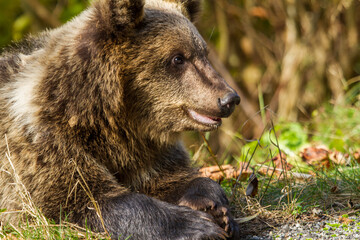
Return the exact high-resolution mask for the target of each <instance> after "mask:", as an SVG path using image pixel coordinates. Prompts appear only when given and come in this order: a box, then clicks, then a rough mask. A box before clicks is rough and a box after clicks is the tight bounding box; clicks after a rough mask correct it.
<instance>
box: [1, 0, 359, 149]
mask: <svg viewBox="0 0 360 240" xmlns="http://www.w3.org/2000/svg"><path fill="white" fill-rule="evenodd" d="M88 5H89V2H88V1H87V0H11V1H8V0H0V48H3V47H4V46H6V45H8V44H9V43H10V42H11V41H18V40H20V39H22V38H23V37H24V36H26V35H27V34H35V33H36V32H38V31H40V30H43V29H46V28H54V27H57V26H60V25H61V24H62V23H64V22H66V21H68V20H70V19H71V18H72V17H73V16H75V15H77V14H79V13H80V12H81V11H82V10H83V9H84V8H86V7H87V6H88ZM203 10H204V11H203V14H202V17H201V18H200V19H199V20H198V22H197V26H198V28H199V31H200V32H201V34H202V35H203V37H204V38H205V40H207V41H208V43H209V46H210V49H211V53H210V60H211V62H212V63H213V65H214V67H215V68H216V69H217V70H218V71H219V72H220V74H221V75H222V76H223V77H224V78H225V79H226V80H227V81H228V83H229V84H230V85H231V86H232V87H234V88H235V89H236V90H237V91H238V93H239V95H240V96H241V99H242V102H241V105H240V107H238V109H237V110H236V112H235V113H234V114H233V116H232V117H231V118H230V119H226V120H225V121H224V123H223V126H222V127H221V128H220V130H219V131H217V132H215V133H213V134H211V136H209V134H206V136H204V137H206V139H208V141H209V143H210V145H211V146H212V148H213V152H216V153H218V154H220V155H221V154H223V153H227V152H232V153H235V154H236V152H241V150H240V149H241V146H242V145H244V144H246V143H247V142H248V141H247V139H256V138H260V136H261V135H262V134H263V132H264V129H266V127H267V126H269V125H268V123H269V122H271V121H276V122H285V125H283V126H285V127H283V128H282V130H281V131H282V132H283V133H284V134H288V135H286V136H288V138H286V139H285V140H287V141H289V142H290V143H291V144H293V145H294V144H295V145H296V144H299V143H298V141H300V142H301V143H300V145H301V144H302V142H305V141H308V140H307V138H308V137H311V138H313V139H314V140H319V138H321V137H322V136H323V138H324V139H323V141H328V142H329V145H331V144H332V145H333V146H335V147H336V148H342V147H344V146H348V145H351V142H354V141H355V142H356V141H360V139H359V137H357V135H356V134H358V130H356V132H355V133H356V134H354V132H352V133H351V134H350V136H349V134H344V133H343V132H342V131H341V129H342V126H343V122H344V121H345V122H346V124H347V125H346V124H345V125H346V126H347V127H348V128H349V131H351V130H354V128H355V129H356V127H357V126H358V125H359V124H358V123H359V122H360V120H359V119H358V117H357V119H355V118H354V116H358V110H359V107H360V104H359V102H360V98H359V96H360V14H359V13H360V1H359V0H318V1H314V0H204V7H203ZM329 109H330V110H329ZM344 109H346V110H344ZM338 114H340V115H338ZM341 114H343V115H341ZM350 115H351V116H350ZM349 116H350V117H349ZM343 119H348V120H344V121H343ZM286 122H287V123H291V122H298V123H299V122H300V123H303V122H311V124H305V125H304V124H287V123H286ZM314 126H319V127H318V128H316V129H317V130H319V131H318V134H316V133H313V134H309V131H310V130H311V131H315V130H314ZM305 128H306V129H305ZM317 130H316V131H317ZM332 131H334V132H332ZM312 135H313V136H312ZM334 136H335V140H334ZM283 138H284V136H283ZM349 138H350V139H349ZM186 139H187V140H186V141H187V142H188V144H187V145H190V148H191V149H192V150H193V152H195V151H196V150H197V149H199V148H201V147H200V145H201V143H202V136H201V135H198V134H196V133H189V134H187V135H186ZM194 139H195V141H194ZM234 139H235V140H240V141H234ZM336 139H337V140H339V141H340V143H339V141H337V140H336ZM196 140H200V141H196ZM320 140H321V139H320ZM341 141H343V144H341ZM196 142H197V143H196ZM192 144H193V145H192ZM291 144H290V148H291ZM238 155H240V153H239V154H238Z"/></svg>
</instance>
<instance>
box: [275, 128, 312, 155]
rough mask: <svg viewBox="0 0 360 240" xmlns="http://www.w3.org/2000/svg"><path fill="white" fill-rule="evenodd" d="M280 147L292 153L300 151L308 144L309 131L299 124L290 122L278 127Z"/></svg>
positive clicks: (276, 129)
mask: <svg viewBox="0 0 360 240" xmlns="http://www.w3.org/2000/svg"><path fill="white" fill-rule="evenodd" d="M275 131H276V132H277V133H278V135H279V137H278V139H279V143H280V146H283V147H285V148H287V149H290V150H291V151H299V150H300V148H301V147H302V146H303V145H304V144H306V143H307V139H308V136H307V129H306V127H305V126H303V125H301V124H300V123H298V122H288V123H281V124H279V125H276V127H275Z"/></svg>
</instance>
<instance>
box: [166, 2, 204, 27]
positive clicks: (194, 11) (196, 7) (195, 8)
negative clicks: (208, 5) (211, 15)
mask: <svg viewBox="0 0 360 240" xmlns="http://www.w3.org/2000/svg"><path fill="white" fill-rule="evenodd" d="M168 2H176V3H179V4H181V5H182V7H183V9H184V10H185V11H186V12H185V13H184V15H185V16H187V17H188V18H189V19H190V21H192V22H195V21H196V20H197V17H198V15H199V13H200V10H201V0H168Z"/></svg>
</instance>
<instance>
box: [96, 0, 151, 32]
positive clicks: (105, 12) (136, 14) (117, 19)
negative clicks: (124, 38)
mask: <svg viewBox="0 0 360 240" xmlns="http://www.w3.org/2000/svg"><path fill="white" fill-rule="evenodd" d="M99 3H100V9H101V15H102V17H103V18H104V20H105V22H107V24H109V25H110V26H109V27H110V29H112V30H114V31H118V32H119V33H127V32H128V31H129V30H130V31H131V30H132V29H134V28H136V26H138V24H139V23H141V21H142V20H143V18H144V5H145V0H100V1H99Z"/></svg>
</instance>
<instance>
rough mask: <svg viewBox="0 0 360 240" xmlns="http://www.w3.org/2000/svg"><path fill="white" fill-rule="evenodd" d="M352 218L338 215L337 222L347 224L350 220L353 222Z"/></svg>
mask: <svg viewBox="0 0 360 240" xmlns="http://www.w3.org/2000/svg"><path fill="white" fill-rule="evenodd" d="M353 221H354V220H352V219H350V218H347V217H343V216H340V217H339V222H340V223H344V224H349V223H351V222H353Z"/></svg>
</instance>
